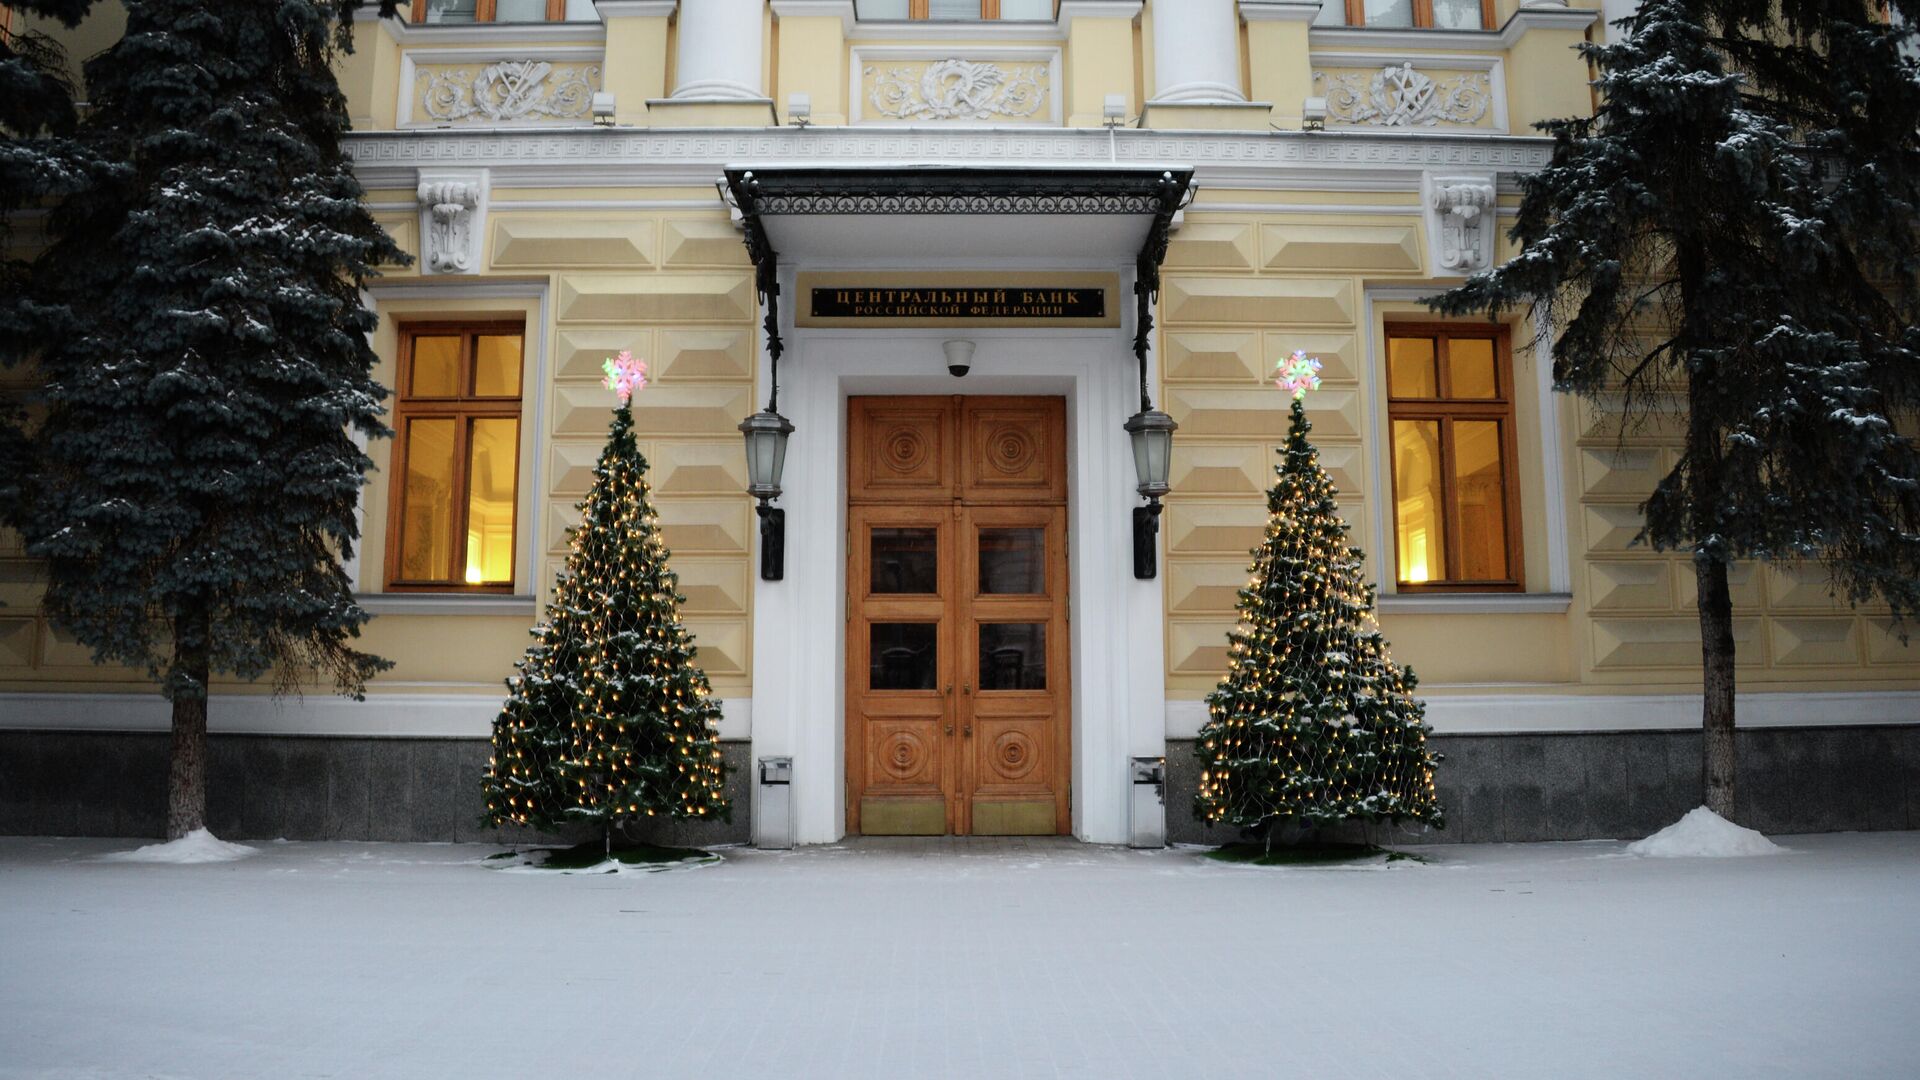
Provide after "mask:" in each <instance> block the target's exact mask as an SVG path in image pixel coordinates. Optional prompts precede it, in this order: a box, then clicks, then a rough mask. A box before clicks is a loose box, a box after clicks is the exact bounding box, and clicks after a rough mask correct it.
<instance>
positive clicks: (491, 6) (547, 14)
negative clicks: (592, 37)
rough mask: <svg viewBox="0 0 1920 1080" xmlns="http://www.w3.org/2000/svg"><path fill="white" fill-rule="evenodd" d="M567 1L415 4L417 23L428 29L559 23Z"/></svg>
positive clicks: (416, 0) (417, 0)
mask: <svg viewBox="0 0 1920 1080" xmlns="http://www.w3.org/2000/svg"><path fill="white" fill-rule="evenodd" d="M566 17H567V0H413V21H414V22H416V23H424V24H426V25H429V26H431V25H435V24H444V23H477V22H483V23H484V22H502V23H506V22H558V21H560V20H561V19H564V18H566Z"/></svg>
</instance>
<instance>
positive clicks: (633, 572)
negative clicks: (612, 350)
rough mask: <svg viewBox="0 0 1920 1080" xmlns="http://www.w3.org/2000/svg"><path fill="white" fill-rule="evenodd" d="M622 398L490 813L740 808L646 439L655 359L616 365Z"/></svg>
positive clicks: (604, 817)
mask: <svg viewBox="0 0 1920 1080" xmlns="http://www.w3.org/2000/svg"><path fill="white" fill-rule="evenodd" d="M606 371H607V385H608V388H609V389H612V390H614V391H615V392H616V393H617V394H618V395H619V398H620V406H619V408H617V409H616V410H615V411H614V414H613V424H612V430H611V431H610V433H609V434H608V436H607V447H606V449H605V450H604V451H602V452H601V454H600V461H599V464H597V465H595V466H594V470H593V487H592V488H591V489H590V490H589V491H588V492H587V498H586V501H585V502H583V503H581V504H580V510H581V520H580V526H579V528H577V529H575V530H573V532H572V536H571V542H572V548H571V550H570V551H569V552H568V554H567V562H566V567H565V569H563V570H562V571H561V572H560V573H559V575H558V577H557V579H556V581H555V584H554V592H553V601H552V603H551V605H550V606H549V607H548V609H547V620H546V621H545V622H543V623H541V624H540V625H539V626H536V627H534V629H533V636H534V638H535V642H534V644H533V645H532V646H531V647H530V648H528V650H527V654H526V656H525V658H523V659H522V660H520V661H519V662H518V664H517V665H516V667H517V668H518V669H519V674H517V675H515V676H513V677H512V678H510V679H508V680H507V688H508V690H509V692H510V695H509V697H508V698H507V701H506V704H505V705H504V706H502V707H501V709H500V715H499V716H498V717H497V718H495V720H494V722H493V759H492V761H491V762H490V763H489V764H488V767H487V774H486V778H485V781H484V787H485V790H486V799H487V813H486V818H487V821H488V822H489V823H491V824H494V825H507V824H513V825H532V826H537V827H540V828H556V827H560V826H564V825H569V824H576V823H592V824H597V825H600V826H601V827H602V829H603V830H604V832H605V834H606V835H607V836H608V837H609V838H610V837H611V836H612V833H613V831H614V829H616V828H618V827H620V826H621V825H623V824H625V823H628V822H632V821H635V820H637V819H640V818H647V817H657V816H665V817H671V818H680V819H693V820H700V819H705V818H722V819H726V818H729V817H730V815H731V808H730V807H729V806H728V804H727V798H726V793H725V781H726V767H725V765H724V764H723V763H722V762H721V759H720V747H719V745H718V744H717V743H716V742H715V739H714V729H715V727H716V725H717V724H718V723H719V720H720V708H719V706H718V705H717V704H716V703H715V702H714V701H713V699H712V697H711V696H710V694H711V690H710V689H709V687H708V685H707V676H706V674H705V673H704V672H702V671H701V670H700V668H699V666H698V665H697V664H696V663H695V656H694V647H693V638H692V636H691V635H690V634H688V633H687V631H686V628H685V627H684V626H682V625H681V623H680V611H679V605H680V604H681V603H682V602H683V599H684V598H683V597H681V596H680V595H679V594H678V591H677V590H678V586H679V581H678V579H677V578H676V577H675V576H674V573H673V571H672V570H670V569H668V567H667V558H668V553H667V548H666V545H665V544H663V543H662V542H661V540H660V523H659V519H658V518H656V517H655V516H654V512H653V506H652V504H651V502H650V500H649V498H648V489H647V480H646V472H647V462H646V459H645V458H644V457H642V456H641V454H640V449H639V447H638V446H637V445H636V444H635V442H634V436H633V411H632V408H631V397H632V394H633V392H634V391H636V390H638V389H640V388H641V387H643V386H645V385H646V365H645V363H644V362H643V361H637V360H634V359H633V358H632V356H630V355H629V354H627V353H621V354H620V356H619V357H618V358H617V359H616V360H609V361H607V364H606Z"/></svg>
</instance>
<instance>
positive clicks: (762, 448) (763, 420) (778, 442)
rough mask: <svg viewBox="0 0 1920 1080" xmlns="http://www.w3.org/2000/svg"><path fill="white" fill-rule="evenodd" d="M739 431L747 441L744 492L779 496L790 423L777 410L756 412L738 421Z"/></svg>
mask: <svg viewBox="0 0 1920 1080" xmlns="http://www.w3.org/2000/svg"><path fill="white" fill-rule="evenodd" d="M740 433H741V434H742V435H743V436H745V437H746V441H747V493H748V494H749V495H752V496H753V497H754V498H756V499H762V500H765V499H777V498H779V497H780V475H781V472H782V470H784V469H785V468H786V464H787V436H789V435H791V434H793V425H792V424H790V423H788V422H787V418H786V417H784V416H781V415H780V414H779V413H776V412H758V413H754V414H753V415H752V416H749V417H747V418H746V419H745V420H742V421H741V422H740Z"/></svg>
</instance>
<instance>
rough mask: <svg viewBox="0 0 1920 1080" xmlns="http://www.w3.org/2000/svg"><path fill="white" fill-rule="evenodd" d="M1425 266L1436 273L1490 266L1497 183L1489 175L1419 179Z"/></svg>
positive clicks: (1457, 273)
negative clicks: (1425, 254) (1426, 251)
mask: <svg viewBox="0 0 1920 1080" xmlns="http://www.w3.org/2000/svg"><path fill="white" fill-rule="evenodd" d="M1421 187H1422V188H1423V189H1424V191H1423V192H1422V195H1423V196H1424V197H1423V198H1422V200H1421V201H1422V204H1423V206H1424V208H1425V210H1426V219H1427V250H1428V253H1429V254H1428V257H1427V263H1428V269H1429V271H1430V272H1431V273H1433V274H1434V275H1435V276H1460V277H1464V276H1466V275H1468V274H1474V273H1478V272H1479V271H1481V270H1485V269H1487V268H1489V267H1491V266H1492V265H1493V238H1494V230H1495V228H1496V220H1497V218H1498V213H1499V211H1498V208H1497V205H1496V193H1497V192H1498V184H1497V183H1496V178H1495V177H1494V176H1493V175H1491V174H1481V175H1475V176H1442V175H1435V174H1433V173H1428V174H1426V175H1425V176H1424V177H1423V178H1422V184H1421Z"/></svg>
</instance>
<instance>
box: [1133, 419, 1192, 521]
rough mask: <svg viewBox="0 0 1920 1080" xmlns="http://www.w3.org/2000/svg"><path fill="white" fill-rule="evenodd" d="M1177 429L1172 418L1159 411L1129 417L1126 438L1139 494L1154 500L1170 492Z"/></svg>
mask: <svg viewBox="0 0 1920 1080" xmlns="http://www.w3.org/2000/svg"><path fill="white" fill-rule="evenodd" d="M1178 427H1179V425H1178V424H1175V423H1174V422H1173V417H1171V416H1168V415H1167V414H1166V413H1163V412H1161V411H1160V410H1158V409H1148V410H1146V411H1144V412H1140V413H1136V414H1135V415H1133V416H1131V417H1129V418H1128V419H1127V423H1126V431H1127V436H1128V438H1130V439H1131V440H1132V441H1133V471H1134V477H1135V479H1137V480H1138V481H1139V484H1140V487H1139V491H1140V494H1142V495H1144V496H1146V497H1147V498H1149V499H1157V498H1159V497H1160V496H1162V495H1165V494H1166V493H1167V492H1168V491H1170V490H1171V484H1170V481H1171V479H1172V475H1173V433H1174V431H1175V430H1176V429H1177V428H1178Z"/></svg>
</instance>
